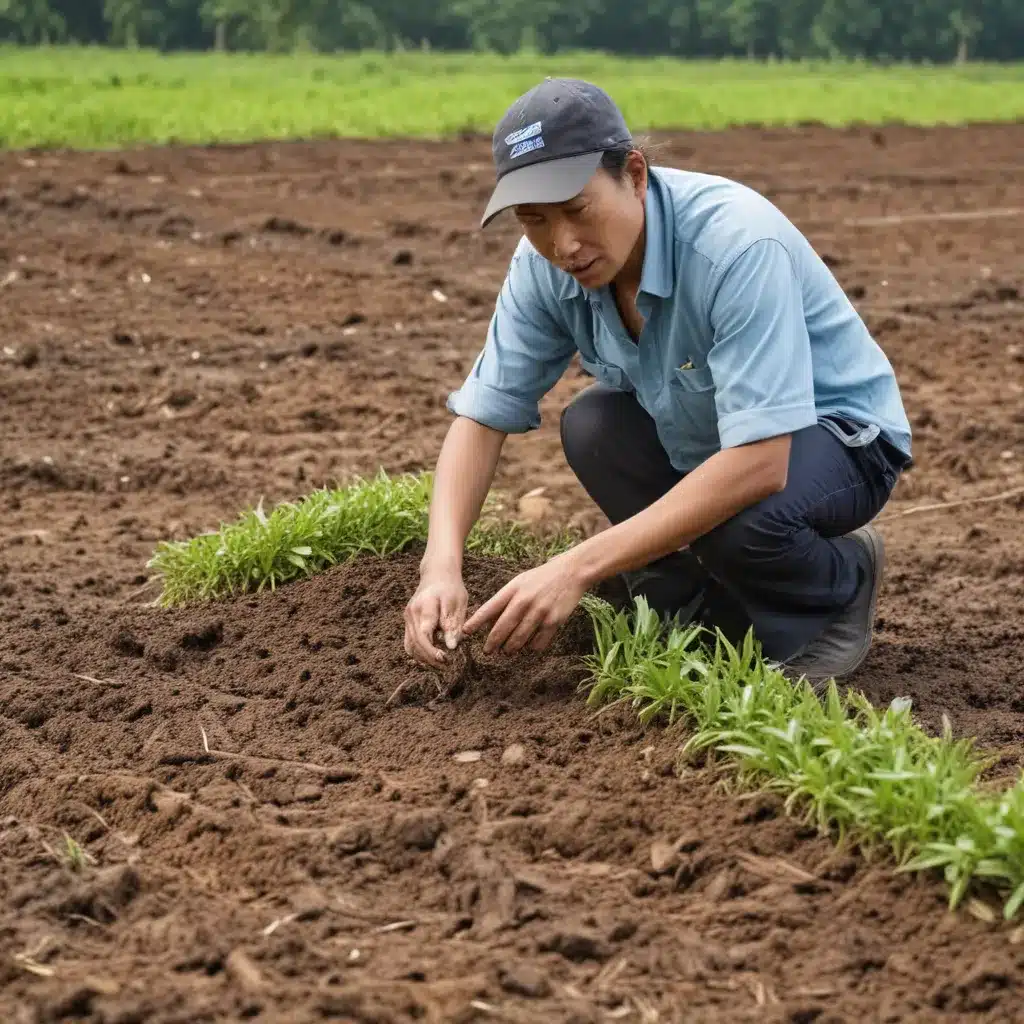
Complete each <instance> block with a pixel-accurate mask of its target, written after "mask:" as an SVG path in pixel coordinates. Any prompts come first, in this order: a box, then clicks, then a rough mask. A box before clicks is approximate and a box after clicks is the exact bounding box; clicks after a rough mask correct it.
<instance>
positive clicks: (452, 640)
mask: <svg viewBox="0 0 1024 1024" xmlns="http://www.w3.org/2000/svg"><path fill="white" fill-rule="evenodd" d="M468 607H469V594H468V593H467V591H466V587H465V585H464V584H463V582H462V576H461V574H460V573H458V572H454V571H445V572H436V573H427V574H424V575H423V576H422V578H421V580H420V585H419V587H418V588H417V589H416V593H415V594H413V596H412V599H411V600H410V601H409V603H408V604H407V605H406V606H405V653H406V654H408V655H409V656H410V657H411V658H414V659H415V660H416V661H418V662H419V663H420V664H421V665H432V666H434V667H437V666H438V665H440V664H441V662H443V661H444V652H443V651H441V650H439V649H438V648H437V647H435V646H434V633H435V632H436V631H437V630H438V629H440V630H443V631H444V639H445V646H446V647H447V648H448V649H449V650H451V651H453V650H455V648H456V647H457V646H458V643H459V641H460V640H461V639H462V626H463V623H464V622H465V621H466V610H467V608H468Z"/></svg>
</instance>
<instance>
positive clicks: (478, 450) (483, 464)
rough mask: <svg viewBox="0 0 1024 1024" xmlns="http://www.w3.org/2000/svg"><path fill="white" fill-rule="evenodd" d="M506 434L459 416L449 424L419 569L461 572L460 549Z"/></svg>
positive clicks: (477, 510) (484, 494)
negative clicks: (425, 547)
mask: <svg viewBox="0 0 1024 1024" xmlns="http://www.w3.org/2000/svg"><path fill="white" fill-rule="evenodd" d="M505 437H506V435H505V434H503V433H501V432H500V431H497V430H492V429H491V428H490V427H485V426H483V425H481V424H479V423H477V422H475V421H474V420H470V419H466V418H464V417H459V418H458V419H456V420H455V422H454V423H453V424H452V425H451V427H450V428H449V430H448V436H447V437H446V438H445V441H444V444H443V445H442V446H441V454H440V455H439V456H438V460H437V468H436V471H435V474H434V491H433V497H432V499H431V503H430V526H429V531H428V537H427V549H426V551H425V552H424V555H423V559H422V561H421V563H420V570H421V572H429V571H430V570H432V569H436V568H443V569H445V570H452V571H457V572H461V571H462V550H463V547H464V546H465V543H466V538H467V537H468V536H469V532H470V530H472V528H473V524H474V523H475V522H476V520H477V518H478V517H479V515H480V510H481V509H482V508H483V503H484V500H485V499H486V497H487V492H488V491H489V490H490V487H491V482H492V481H493V480H494V473H495V470H496V468H497V465H498V457H499V456H500V455H501V449H502V445H503V444H504V443H505Z"/></svg>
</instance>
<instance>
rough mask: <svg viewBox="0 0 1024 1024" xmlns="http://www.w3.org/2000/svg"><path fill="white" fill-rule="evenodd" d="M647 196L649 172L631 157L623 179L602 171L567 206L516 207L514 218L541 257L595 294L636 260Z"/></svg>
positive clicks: (635, 157) (636, 158)
mask: <svg viewBox="0 0 1024 1024" xmlns="http://www.w3.org/2000/svg"><path fill="white" fill-rule="evenodd" d="M646 194H647V166H646V164H645V163H644V161H643V158H642V157H641V156H640V155H639V154H632V155H631V156H630V157H629V162H628V163H627V166H626V170H625V172H624V174H623V176H622V177H621V178H616V177H613V176H612V175H611V174H609V173H608V172H607V171H605V170H598V171H597V173H596V174H594V176H593V177H592V178H591V179H590V181H589V182H588V183H587V186H586V187H585V188H584V189H583V191H582V192H581V193H580V194H579V195H578V196H576V197H574V198H573V199H570V200H569V201H568V202H565V203H537V204H532V205H524V206H517V207H516V208H515V214H516V218H517V219H518V220H519V223H520V225H521V226H522V228H523V232H524V233H525V235H526V237H527V238H528V239H529V241H530V243H531V244H532V245H533V247H534V248H535V249H536V250H537V252H539V253H540V254H541V255H542V256H543V257H544V258H545V259H546V260H548V261H550V262H551V263H553V264H554V265H555V266H556V267H559V268H560V269H561V270H564V271H565V272H566V273H568V274H571V275H572V276H573V277H574V278H576V280H577V281H578V282H579V283H580V284H581V285H583V287H584V288H591V289H596V288H601V287H603V286H604V285H606V284H609V283H610V282H611V281H613V280H614V279H615V278H616V277H617V276H618V274H619V272H620V271H621V270H622V268H623V267H624V266H625V264H626V262H627V261H628V260H629V258H630V256H631V255H632V253H633V250H634V249H635V247H636V244H637V241H638V239H639V238H640V234H641V232H642V231H643V227H644V200H645V198H646Z"/></svg>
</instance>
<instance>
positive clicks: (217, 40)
mask: <svg viewBox="0 0 1024 1024" xmlns="http://www.w3.org/2000/svg"><path fill="white" fill-rule="evenodd" d="M227 43H228V26H227V24H226V22H224V20H223V19H221V20H220V21H218V22H217V28H216V29H215V34H214V40H213V48H214V49H215V50H216V51H217V52H218V53H223V52H224V51H225V50H226V49H227V48H228V45H227Z"/></svg>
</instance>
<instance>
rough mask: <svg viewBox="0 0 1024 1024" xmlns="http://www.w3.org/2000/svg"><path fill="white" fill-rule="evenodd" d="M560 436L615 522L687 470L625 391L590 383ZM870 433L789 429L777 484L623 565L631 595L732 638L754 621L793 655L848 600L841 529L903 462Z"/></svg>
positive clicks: (851, 573) (876, 502)
mask: <svg viewBox="0 0 1024 1024" xmlns="http://www.w3.org/2000/svg"><path fill="white" fill-rule="evenodd" d="M561 434H562V448H563V450H564V451H565V456H566V459H567V461H568V463H569V465H570V467H571V468H572V470H573V472H574V473H575V474H576V477H577V479H578V480H579V481H580V483H581V484H582V485H583V487H584V489H585V490H586V491H587V493H588V494H589V495H590V497H591V498H592V499H593V500H594V502H595V503H596V504H597V505H598V507H599V508H600V509H601V511H602V512H603V513H604V514H605V515H606V516H607V517H608V519H609V520H610V521H611V522H612V523H613V524H614V523H620V522H622V521H623V520H625V519H629V518H630V517H631V516H634V515H636V514H637V513H638V512H640V511H642V510H643V509H645V508H646V507H647V506H648V505H651V504H653V503H654V502H655V501H657V500H658V498H660V497H661V496H662V495H664V494H665V493H666V492H667V491H669V490H671V489H672V488H673V487H674V486H675V485H676V484H677V483H678V482H679V481H680V480H681V479H682V478H683V474H681V473H680V472H679V471H678V470H677V469H675V467H673V466H672V464H671V462H670V461H669V458H668V454H667V453H666V452H665V449H664V448H663V447H662V445H661V442H660V440H659V438H658V435H657V431H656V429H655V425H654V420H653V419H652V418H651V417H650V415H649V414H648V413H647V412H646V410H645V409H643V408H642V406H641V405H640V404H639V403H638V402H637V400H636V397H635V395H633V394H631V393H628V392H625V391H619V390H616V389H614V388H611V387H608V386H607V385H605V384H602V383H596V384H593V385H592V386H590V387H589V388H587V389H586V390H584V391H582V392H581V393H580V394H579V395H577V396H576V398H575V399H574V400H573V402H572V403H571V404H570V405H569V406H568V407H567V408H566V409H565V411H564V412H563V413H562V423H561ZM869 437H870V432H865V430H864V429H863V425H861V424H854V423H849V422H846V421H841V420H835V421H831V420H830V421H827V422H825V423H821V422H819V423H818V424H815V425H814V426H811V427H807V428H806V429H804V430H799V431H796V432H795V433H794V434H793V435H792V445H791V450H790V462H789V475H788V481H787V484H786V487H785V489H784V490H783V491H781V492H780V493H778V494H774V495H772V496H771V497H769V498H766V499H765V500H763V501H760V502H758V503H756V504H754V505H752V506H751V507H749V508H747V509H745V510H744V511H742V512H740V513H739V514H738V515H736V516H734V517H733V518H732V519H729V520H726V521H725V522H724V523H722V524H721V525H719V526H717V527H715V528H714V529H713V530H711V531H709V532H708V533H706V534H705V535H704V536H702V537H700V538H698V539H697V540H696V541H694V542H693V544H691V545H690V547H689V548H687V549H684V550H681V551H678V552H673V553H672V554H670V555H667V556H666V557H664V558H661V559H658V560H657V561H655V562H653V563H651V565H649V566H648V567H647V568H646V569H644V570H641V571H638V572H636V573H629V574H626V582H627V584H628V587H629V591H630V595H631V596H632V597H636V596H640V595H643V596H645V597H646V598H647V600H648V602H649V603H650V604H651V606H652V607H653V608H654V609H655V610H657V611H658V612H660V613H662V614H669V615H674V614H677V613H679V612H684V613H685V614H686V616H687V617H690V616H692V620H693V621H698V622H701V623H703V624H704V625H705V626H707V627H708V628H709V629H716V628H717V629H721V630H722V632H723V633H724V634H725V635H726V636H727V637H728V638H729V639H730V640H732V641H733V642H734V643H736V642H739V641H742V639H743V638H744V636H745V635H746V633H747V631H748V630H749V629H750V627H751V626H753V628H754V635H755V637H756V639H757V640H758V641H759V642H760V644H761V647H762V650H763V652H764V654H765V656H766V657H768V658H770V659H773V660H777V661H783V660H786V659H788V658H791V657H793V656H794V655H796V654H798V653H799V652H800V651H802V650H803V648H804V647H806V646H807V644H809V643H810V642H811V641H812V640H814V639H815V638H816V637H817V636H818V635H819V634H820V633H821V632H822V631H823V630H824V629H825V628H826V627H827V626H828V625H829V623H830V622H832V621H833V619H835V618H836V617H837V616H838V615H840V614H841V612H842V611H843V609H844V608H846V606H847V605H848V604H850V602H851V601H852V600H853V598H854V596H855V594H856V592H857V589H858V586H859V585H860V581H861V579H862V577H863V573H864V566H863V565H862V564H861V557H862V556H861V554H860V549H859V548H858V545H857V544H856V543H855V542H853V541H851V540H849V539H848V538H846V537H844V535H845V534H848V533H850V532H851V531H853V530H856V529H857V528H858V527H861V526H863V525H865V524H866V523H868V522H870V521H871V520H872V519H873V518H874V517H875V516H876V515H877V514H878V512H879V510H880V509H881V508H882V506H883V505H884V504H885V503H886V501H888V499H889V495H890V494H891V493H892V489H893V487H894V486H895V483H896V480H897V478H898V476H899V474H900V472H901V471H902V469H903V468H904V466H905V463H906V462H907V461H908V460H907V459H906V457H905V456H904V455H903V454H902V453H901V452H899V451H898V450H897V449H895V448H893V447H892V446H890V445H889V444H887V443H886V442H885V441H884V440H882V439H881V438H875V439H870V440H869V439H868V438H869Z"/></svg>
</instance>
